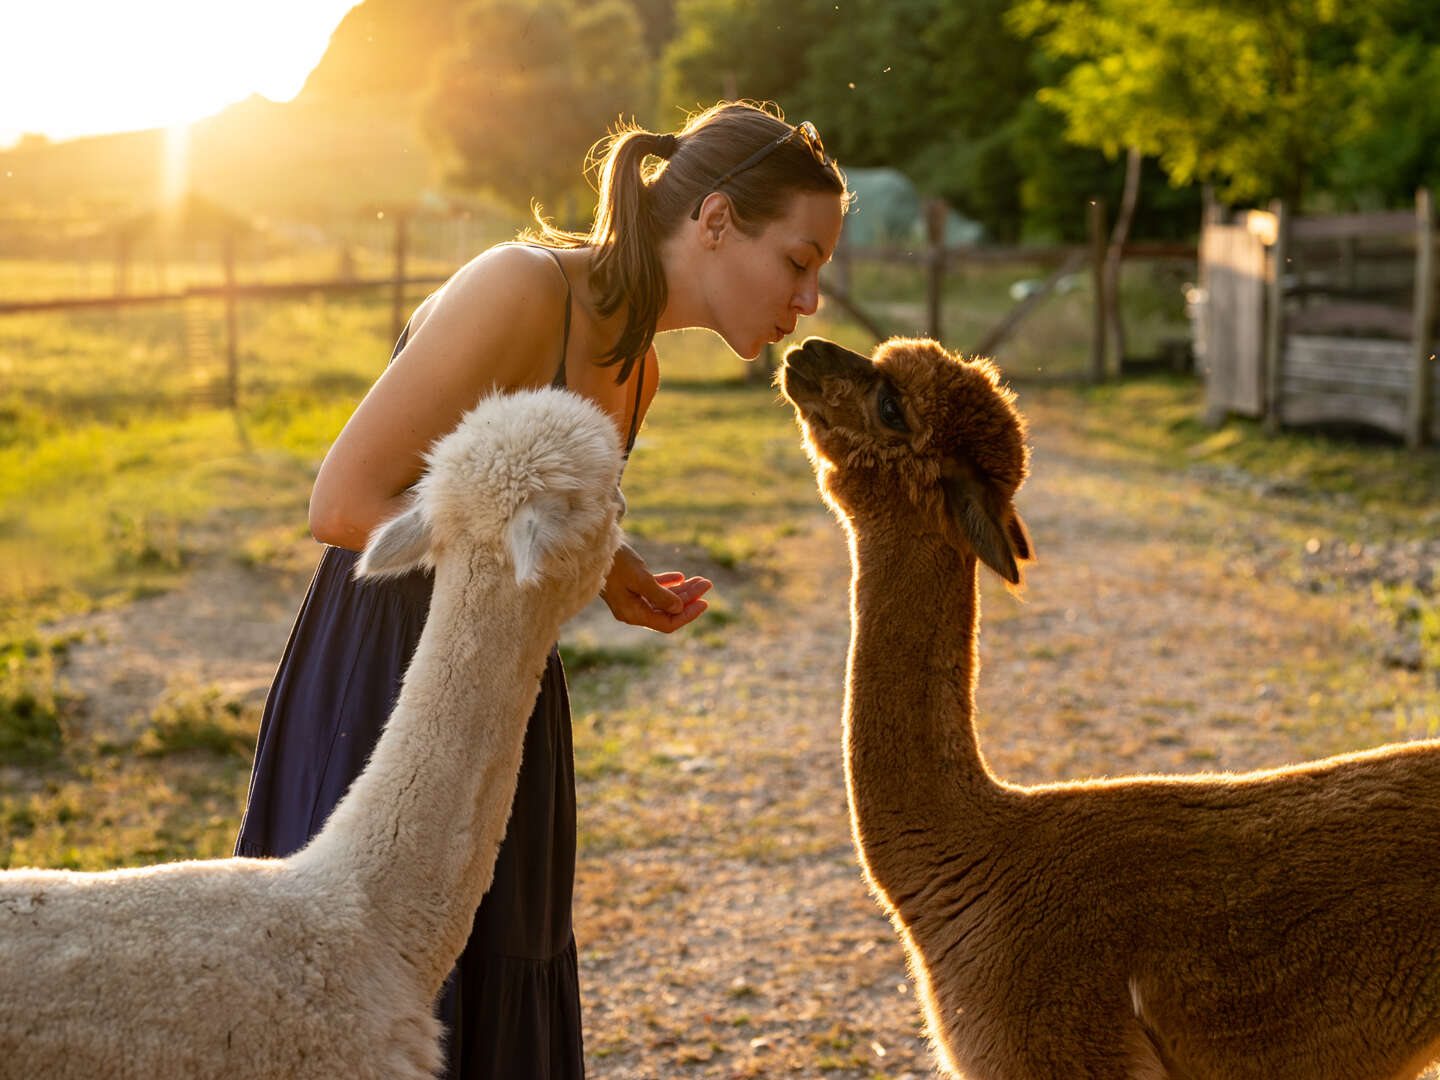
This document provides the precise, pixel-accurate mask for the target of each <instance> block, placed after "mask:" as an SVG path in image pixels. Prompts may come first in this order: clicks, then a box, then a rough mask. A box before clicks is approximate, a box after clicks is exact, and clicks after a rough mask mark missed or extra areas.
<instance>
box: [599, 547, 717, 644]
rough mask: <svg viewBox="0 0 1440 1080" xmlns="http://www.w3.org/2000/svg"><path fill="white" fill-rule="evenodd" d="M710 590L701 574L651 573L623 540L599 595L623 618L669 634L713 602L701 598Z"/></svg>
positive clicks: (616, 616) (614, 612)
mask: <svg viewBox="0 0 1440 1080" xmlns="http://www.w3.org/2000/svg"><path fill="white" fill-rule="evenodd" d="M709 591H710V582H708V581H706V580H705V579H704V578H701V577H694V578H687V577H686V576H685V575H684V574H681V573H679V572H677V571H673V570H672V571H667V572H666V573H663V574H652V573H650V568H649V567H648V566H646V565H645V560H644V559H642V558H641V557H640V556H639V555H638V554H636V552H635V549H634V548H632V547H631V546H630V545H629V544H621V545H620V547H619V549H618V550H617V551H616V552H615V561H614V562H613V563H611V564H610V573H609V574H608V575H607V576H606V578H605V587H604V588H603V589H601V590H600V596H601V598H602V599H603V600H604V601H605V603H606V604H607V605H608V606H609V608H610V613H611V614H612V615H614V616H615V618H617V619H619V620H620V621H621V622H623V623H629V624H630V625H631V626H648V627H649V628H650V629H651V630H658V631H660V632H661V633H662V634H669V633H673V632H674V631H676V630H679V629H680V627H682V626H684V625H685V624H686V623H688V622H690V621H691V620H693V619H694V618H695V617H696V616H698V615H699V614H700V613H701V612H702V611H704V610H705V609H706V608H707V607H709V606H710V604H709V602H708V601H706V600H702V599H700V598H701V597H702V596H704V595H705V594H706V593H707V592H709Z"/></svg>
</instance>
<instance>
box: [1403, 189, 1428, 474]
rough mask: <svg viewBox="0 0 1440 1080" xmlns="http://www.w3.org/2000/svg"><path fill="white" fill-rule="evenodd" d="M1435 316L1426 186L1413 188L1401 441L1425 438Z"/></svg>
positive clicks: (1412, 443) (1416, 442)
mask: <svg viewBox="0 0 1440 1080" xmlns="http://www.w3.org/2000/svg"><path fill="white" fill-rule="evenodd" d="M1434 316H1435V207H1434V204H1433V202H1432V200H1431V198H1430V189H1429V188H1423V187H1422V188H1420V189H1419V190H1418V191H1416V192H1415V330H1414V332H1413V335H1412V338H1413V345H1412V350H1413V351H1412V353H1411V370H1410V408H1409V414H1408V416H1407V417H1406V420H1407V424H1406V429H1407V430H1406V432H1405V445H1406V446H1409V447H1411V448H1412V449H1414V448H1415V447H1418V446H1422V445H1423V444H1424V443H1425V442H1426V435H1427V434H1428V431H1427V428H1428V427H1429V425H1430V413H1431V407H1432V401H1431V394H1432V393H1433V388H1432V374H1433V370H1434V367H1433V357H1432V354H1431V351H1430V346H1431V342H1432V337H1431V322H1432V320H1433V319H1434Z"/></svg>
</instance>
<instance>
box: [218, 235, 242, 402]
mask: <svg viewBox="0 0 1440 1080" xmlns="http://www.w3.org/2000/svg"><path fill="white" fill-rule="evenodd" d="M221 255H222V258H223V260H224V263H225V380H226V384H225V398H226V404H227V405H228V406H229V407H230V408H231V409H238V408H239V407H240V348H239V343H238V342H237V340H236V339H237V337H238V335H239V319H238V318H237V317H236V311H235V306H236V303H237V297H236V295H235V232H234V230H233V229H231V230H229V231H227V232H226V233H225V239H224V240H223V241H221Z"/></svg>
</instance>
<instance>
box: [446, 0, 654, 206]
mask: <svg viewBox="0 0 1440 1080" xmlns="http://www.w3.org/2000/svg"><path fill="white" fill-rule="evenodd" d="M457 38H458V40H457V42H456V46H455V48H454V50H453V51H452V52H451V53H450V54H449V55H448V56H446V57H445V58H444V59H442V61H441V62H440V65H439V70H438V73H437V76H436V79H435V82H434V84H433V86H432V87H431V89H430V91H429V92H428V93H427V95H426V99H425V102H424V106H423V116H422V126H423V128H424V130H425V132H426V135H427V137H428V138H429V139H430V140H431V141H432V143H434V144H435V145H436V147H437V148H438V149H439V150H440V151H441V153H442V154H443V155H444V156H445V157H446V159H447V163H448V165H449V168H448V170H447V171H448V174H449V178H450V179H451V181H452V182H454V183H457V184H460V185H463V186H467V187H481V188H488V189H489V190H491V191H494V192H495V193H496V194H497V195H499V196H500V197H501V198H503V199H505V200H506V201H507V202H510V203H511V204H512V205H516V206H524V205H526V204H527V203H528V202H529V201H530V200H532V199H536V200H538V201H539V202H540V203H541V204H542V205H543V206H545V207H547V208H548V209H550V210H551V211H552V212H553V211H554V210H556V209H560V210H561V212H562V213H563V215H564V217H565V218H566V219H567V223H569V224H574V219H575V218H576V217H578V209H579V208H578V205H577V204H578V201H579V200H580V199H581V198H585V200H586V202H588V201H589V199H588V196H586V195H585V190H586V189H585V188H584V186H583V184H582V182H581V180H582V174H581V169H580V163H581V162H582V160H583V159H584V157H585V154H586V151H587V150H588V149H589V148H590V147H591V146H592V145H593V144H594V143H595V141H596V140H597V139H598V138H599V137H601V136H602V135H603V134H604V132H605V131H606V129H607V128H608V127H610V126H613V125H614V124H615V123H616V121H617V120H619V119H621V118H623V117H625V116H627V115H628V116H634V115H637V114H638V115H641V116H644V115H646V114H647V113H648V111H649V110H648V108H647V107H646V106H647V102H646V101H645V92H644V90H645V87H646V85H647V79H648V58H647V55H646V50H645V42H644V36H643V34H642V32H641V27H640V21H639V18H638V16H637V15H636V13H635V9H634V7H632V6H631V4H630V3H629V0H595V2H593V3H585V4H583V5H582V4H577V3H574V2H572V0H476V2H475V3H472V4H470V5H469V6H468V7H466V8H465V9H464V11H463V12H462V13H461V17H460V23H459V27H458V34H457Z"/></svg>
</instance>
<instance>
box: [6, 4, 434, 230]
mask: <svg viewBox="0 0 1440 1080" xmlns="http://www.w3.org/2000/svg"><path fill="white" fill-rule="evenodd" d="M458 4H459V0H364V2H363V3H361V4H358V5H357V6H356V7H354V8H352V9H351V10H350V12H349V13H348V14H347V15H346V16H345V18H344V19H342V20H341V22H340V24H339V25H338V26H337V27H336V29H335V32H334V34H332V35H331V39H330V45H329V47H328V48H327V49H326V51H325V54H324V55H323V56H322V58H321V60H320V62H319V63H318V64H317V65H316V66H315V68H314V70H313V71H312V72H311V74H310V77H309V78H308V79H307V81H306V83H305V86H304V88H303V89H302V90H301V92H300V93H299V94H298V95H297V96H296V97H295V99H294V100H293V101H290V102H285V103H278V102H273V101H269V100H267V99H265V98H263V97H259V96H255V97H251V98H249V99H247V100H245V101H242V102H239V103H237V104H235V105H232V106H230V107H229V108H227V109H224V110H222V111H221V112H220V113H217V114H216V115H214V116H211V117H208V118H206V119H204V120H200V121H197V122H196V123H194V124H191V125H190V127H189V138H188V145H186V146H180V145H179V144H175V143H173V142H172V141H171V140H170V139H169V138H168V136H167V132H166V131H165V130H163V129H153V130H148V131H135V132H125V133H122V134H116V135H101V136H92V137H87V138H80V139H72V140H67V141H64V142H57V143H46V142H44V141H43V140H40V141H37V140H29V141H27V142H26V143H25V144H23V145H21V146H18V147H15V148H12V149H10V150H6V151H0V223H3V225H4V226H5V231H6V232H7V234H15V233H16V230H17V229H19V230H20V231H21V232H24V231H26V230H25V228H24V227H23V226H29V227H31V228H35V229H55V228H59V229H62V230H63V229H66V228H75V229H80V228H83V227H84V226H83V225H81V224H80V223H82V222H85V221H94V220H112V219H114V218H116V217H121V216H125V215H127V214H129V213H133V212H135V211H137V210H142V209H145V208H148V207H151V206H153V205H155V204H156V203H157V202H159V201H160V200H161V199H162V197H163V193H164V192H165V191H166V190H167V187H166V184H167V168H168V167H169V164H168V163H170V162H172V161H173V162H174V163H176V165H178V167H179V169H180V170H181V173H180V175H182V176H183V177H184V178H185V180H186V182H187V183H188V185H189V187H190V189H191V190H194V191H196V192H198V193H199V194H201V195H203V196H204V197H206V198H208V199H211V200H214V201H215V202H218V203H221V204H222V205H225V206H227V207H230V208H232V209H235V210H238V211H242V212H245V213H250V214H256V215H260V216H264V217H272V218H303V219H307V220H317V219H323V218H327V217H332V216H347V215H350V214H353V213H356V212H359V211H361V210H363V209H367V208H372V207H375V206H377V205H378V206H382V207H383V206H385V205H395V204H397V203H409V202H413V201H414V200H415V199H416V198H417V197H418V196H419V195H420V193H421V192H423V191H425V190H426V189H428V188H433V187H435V186H436V183H437V176H436V170H435V168H434V166H433V164H432V162H431V160H430V157H429V154H428V152H427V151H426V149H425V146H424V144H423V141H422V139H421V136H420V133H419V129H418V125H417V122H416V113H417V103H418V100H419V97H420V94H421V92H422V91H423V89H424V86H425V80H426V78H427V73H428V69H429V64H430V62H431V61H432V60H433V59H434V57H435V56H436V55H438V54H439V53H440V52H441V51H442V50H443V49H444V47H445V45H446V44H447V42H448V40H449V38H450V36H451V34H452V29H451V27H452V19H453V14H454V9H455V8H456V7H457V6H458Z"/></svg>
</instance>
